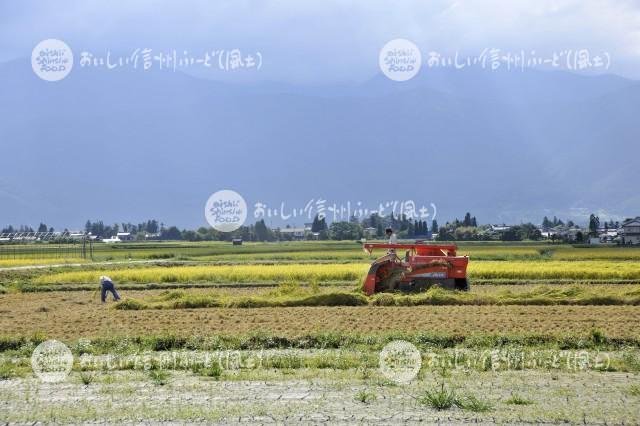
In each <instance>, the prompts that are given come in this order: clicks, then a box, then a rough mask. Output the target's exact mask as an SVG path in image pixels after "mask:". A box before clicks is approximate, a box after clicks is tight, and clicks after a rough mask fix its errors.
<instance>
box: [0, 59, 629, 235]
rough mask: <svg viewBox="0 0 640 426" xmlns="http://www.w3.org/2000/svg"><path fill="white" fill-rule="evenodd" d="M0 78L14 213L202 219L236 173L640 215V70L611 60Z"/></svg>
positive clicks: (302, 197) (401, 196)
mask: <svg viewBox="0 0 640 426" xmlns="http://www.w3.org/2000/svg"><path fill="white" fill-rule="evenodd" d="M0 93H1V94H2V95H1V96H0V117H2V119H0V140H1V141H2V151H0V152H2V160H3V161H2V172H1V173H0V205H1V206H2V210H1V213H0V225H4V224H10V223H11V224H14V225H15V224H21V223H25V224H37V223H38V222H39V221H46V222H47V223H48V224H51V225H53V226H56V227H63V226H67V227H69V228H74V227H79V226H82V224H83V223H84V222H85V221H86V220H87V219H103V220H105V221H107V222H110V221H120V220H125V221H129V220H130V221H132V222H135V221H139V220H146V219H148V218H158V219H161V220H163V221H164V222H165V223H170V224H176V225H179V226H189V227H192V226H199V225H204V224H205V222H204V215H203V208H204V203H205V201H206V199H207V198H208V196H209V195H210V194H211V193H212V192H214V191H216V190H218V189H223V188H229V189H235V190H237V191H238V192H240V193H241V194H242V195H243V196H244V197H245V198H246V199H247V201H248V203H249V205H250V206H252V205H253V203H255V202H257V201H262V202H265V203H267V204H269V205H270V206H272V207H276V206H279V205H280V203H281V202H285V203H286V205H287V206H291V207H294V206H295V207H300V206H304V204H305V203H306V202H307V201H308V200H309V199H312V198H314V199H315V198H318V197H322V198H324V199H327V200H328V202H331V203H333V202H336V203H346V202H347V201H351V202H356V201H362V202H363V204H365V205H368V206H372V207H375V206H376V205H377V204H378V203H379V202H383V201H387V200H406V199H413V200H415V201H416V202H417V203H423V204H429V203H432V202H433V203H435V204H436V205H437V206H438V215H439V216H440V218H441V219H442V220H446V219H449V218H452V217H454V216H457V217H461V216H462V215H463V214H464V212H466V211H471V212H472V213H473V214H474V215H475V216H476V217H478V220H479V221H481V222H507V223H509V222H514V221H517V222H519V221H520V220H525V221H527V220H532V221H535V222H539V221H540V220H541V218H542V216H543V215H545V214H546V215H558V216H561V217H567V218H571V219H574V220H576V219H577V220H581V218H583V217H584V215H585V214H586V215H588V213H589V212H591V211H594V212H598V211H600V213H601V214H603V215H605V216H606V215H609V216H611V217H623V216H635V215H637V214H638V213H639V212H640V194H638V192H637V191H636V190H634V188H633V186H632V185H631V184H630V183H631V182H639V181H640V167H639V166H638V165H637V163H636V162H634V161H635V160H634V158H638V154H640V145H639V144H638V135H640V121H639V120H638V119H637V117H636V116H637V113H638V110H639V108H638V107H639V106H640V83H638V82H637V81H633V80H627V79H624V78H621V77H617V76H612V75H601V76H581V75H576V74H570V73H566V72H542V71H527V72H514V71H512V72H509V73H507V72H502V73H495V72H494V73H492V72H488V71H481V70H465V71H455V70H432V69H426V70H423V71H421V73H420V74H419V75H418V76H417V77H416V78H414V79H413V80H410V81H408V82H405V83H397V82H393V81H390V80H388V79H386V78H385V77H384V76H382V75H380V76H378V77H376V78H373V79H371V80H370V81H368V82H366V83H364V84H360V85H334V86H326V87H320V86H309V87H296V86H289V85H286V84H279V83H267V82H257V83H253V84H250V85H240V84H223V83H219V82H216V81H210V80H204V79H198V78H194V77H191V76H188V75H184V74H181V73H164V72H151V73H142V72H132V71H117V72H108V71H97V70H87V69H81V68H79V67H78V69H74V70H73V71H72V73H71V74H70V75H69V76H68V77H67V78H66V79H64V80H62V81H59V82H56V83H48V82H45V81H42V80H40V79H39V78H38V77H37V76H35V74H34V73H33V72H32V71H31V65H30V62H29V61H13V62H10V63H5V64H0ZM250 220H253V219H252V217H251V216H250ZM305 221H306V220H303V219H298V220H295V221H294V220H289V221H288V223H292V224H294V223H297V224H301V223H303V222H305ZM281 223H287V222H281V221H277V220H274V221H273V224H281Z"/></svg>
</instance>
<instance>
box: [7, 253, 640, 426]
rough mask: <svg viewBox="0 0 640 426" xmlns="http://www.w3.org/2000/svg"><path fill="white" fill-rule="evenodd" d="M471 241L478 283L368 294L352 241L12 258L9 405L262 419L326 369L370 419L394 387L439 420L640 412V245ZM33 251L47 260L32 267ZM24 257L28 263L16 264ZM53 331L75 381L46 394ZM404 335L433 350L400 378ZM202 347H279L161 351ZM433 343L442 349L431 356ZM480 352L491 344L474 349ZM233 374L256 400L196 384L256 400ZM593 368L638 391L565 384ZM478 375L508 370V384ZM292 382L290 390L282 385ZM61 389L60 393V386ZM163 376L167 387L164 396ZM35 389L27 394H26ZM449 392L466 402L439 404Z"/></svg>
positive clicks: (326, 379)
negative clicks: (412, 375) (211, 397)
mask: <svg viewBox="0 0 640 426" xmlns="http://www.w3.org/2000/svg"><path fill="white" fill-rule="evenodd" d="M459 253H460V254H465V255H468V256H470V263H469V276H470V278H471V282H472V287H471V291H470V292H468V293H464V292H453V291H445V290H442V289H431V290H429V291H427V292H424V293H420V294H411V295H404V294H391V293H385V294H377V295H374V296H372V297H367V296H365V295H364V294H362V292H361V290H360V285H361V283H362V279H363V277H364V275H365V274H366V272H367V270H368V265H369V262H370V261H371V258H370V257H369V256H367V255H366V254H365V253H364V252H363V251H362V250H361V248H360V245H358V244H356V243H354V242H295V243H253V244H252V243H249V244H245V245H243V246H241V247H238V246H232V245H230V244H228V243H222V242H216V243H128V244H122V245H112V246H106V245H102V246H99V247H97V248H96V251H95V257H94V261H93V262H92V261H86V262H82V261H80V260H78V259H72V258H67V259H65V258H62V259H60V258H44V259H41V260H38V259H33V258H29V259H22V260H21V259H16V260H13V259H7V260H6V261H4V262H3V261H0V330H2V332H0V399H2V400H3V401H6V403H5V405H0V418H5V419H12V420H15V421H21V422H24V421H30V422H34V421H49V422H64V421H72V422H73V421H84V420H91V419H93V418H96V417H100V416H101V417H102V418H109V419H111V420H112V421H114V420H117V419H121V420H131V419H136V420H140V421H145V420H149V419H152V420H153V419H155V420H158V419H179V420H194V419H208V420H211V421H221V422H225V421H229V420H231V418H230V417H229V416H230V415H231V414H230V413H232V412H233V413H235V414H234V415H239V416H242V415H251V416H254V417H251V418H252V419H254V420H255V422H261V421H263V418H262V417H261V416H262V415H263V414H265V413H268V414H270V415H274V416H275V415H276V414H277V413H280V414H278V415H282V416H284V417H278V418H279V419H281V420H283V422H286V420H284V419H286V418H288V417H287V416H289V415H290V412H293V413H296V414H295V415H296V416H298V417H296V418H304V419H307V417H304V415H302V417H300V416H299V414H298V413H299V411H296V410H297V408H296V407H297V405H295V404H293V405H292V404H291V403H290V402H289V403H287V404H286V405H285V406H282V407H280V406H275V405H274V403H273V401H276V400H278V401H279V400H286V398H288V395H289V393H287V391H285V390H284V389H285V388H286V389H290V388H292V387H296V386H303V387H304V386H307V387H308V386H309V384H310V383H315V384H318V383H320V384H318V385H317V386H319V388H318V390H317V392H318V395H319V397H320V395H323V396H322V398H326V395H327V390H326V389H331V392H332V393H331V394H332V395H334V396H335V397H336V398H337V400H336V405H335V406H331V405H329V406H326V407H325V406H323V408H322V410H324V411H322V412H323V413H324V412H331V410H335V413H340V412H343V408H344V407H345V401H352V402H351V403H350V404H353V406H350V408H349V410H350V411H352V412H354V413H362V417H361V418H362V419H363V421H365V422H366V421H370V420H371V419H370V417H368V414H366V413H370V410H371V407H372V406H378V405H379V404H381V403H382V401H394V402H393V404H391V405H392V406H393V407H397V406H403V405H402V404H406V401H405V400H404V399H402V398H405V397H406V395H407V394H410V395H411V397H410V398H409V399H410V401H414V402H413V403H411V404H409V405H407V406H406V410H408V411H407V412H412V413H414V414H413V416H414V417H415V418H416V419H423V420H424V419H429V421H434V422H435V421H439V420H438V419H442V417H441V414H444V413H446V414H444V415H446V416H447V417H446V418H450V419H456V421H464V422H469V421H498V422H507V423H508V422H512V421H520V420H519V419H523V420H526V421H529V422H533V423H537V422H551V423H553V422H558V421H559V422H569V423H575V422H584V421H586V422H587V423H589V421H594V422H604V421H606V420H611V419H619V420H620V421H623V420H624V421H629V419H634V418H635V417H633V416H634V414H631V413H635V412H640V410H635V408H637V407H640V399H639V397H636V396H634V395H636V393H637V394H638V395H640V390H637V391H636V390H635V388H634V387H633V386H635V385H634V383H635V382H636V381H637V377H638V375H639V374H640V250H639V249H638V248H626V247H625V248H618V247H598V248H586V247H572V246H567V245H552V244H544V243H513V244H502V243H474V244H463V245H460V249H459ZM380 254H382V253H380ZM75 263H77V265H71V264H75ZM35 264H39V265H41V266H42V267H38V268H35V267H34V268H29V265H35ZM15 266H25V268H19V269H8V268H10V267H15ZM2 268H5V269H4V270H3V269H2ZM100 275H109V276H110V277H112V278H113V279H114V281H115V282H116V286H117V288H118V290H119V292H120V293H121V295H122V296H123V301H122V302H120V303H113V302H112V300H111V296H109V302H108V303H107V304H104V305H103V304H101V303H100V301H99V298H98V294H97V287H98V278H99V276H100ZM514 284H518V285H514ZM51 338H54V339H58V340H61V341H63V342H65V343H67V344H68V345H69V347H70V348H71V349H72V351H73V353H74V355H75V356H76V364H75V365H74V367H73V372H72V373H71V376H70V379H69V380H70V382H68V383H66V384H65V385H64V386H65V388H64V389H66V390H65V391H64V392H63V393H62V394H59V393H56V392H57V391H56V389H57V388H46V389H47V390H46V392H45V393H44V394H43V393H42V392H41V391H40V390H39V389H42V387H41V385H40V384H38V383H37V382H36V384H35V385H34V384H33V383H34V379H33V374H32V372H31V367H30V365H31V364H30V361H29V356H30V355H31V353H32V352H33V350H34V348H35V346H36V345H37V344H38V343H39V342H42V341H43V340H45V339H51ZM398 339H401V340H406V341H409V342H412V343H413V344H415V345H416V346H417V347H418V348H419V349H420V352H421V354H422V357H423V359H422V362H423V368H422V369H421V371H420V375H419V377H418V379H416V381H415V382H412V384H411V385H407V386H404V387H401V386H397V385H393V386H392V385H390V384H388V382H385V379H384V378H383V377H382V376H381V375H380V373H379V371H378V369H377V366H378V362H379V351H380V350H381V348H382V347H383V346H384V345H385V344H386V343H388V342H391V341H393V340H398ZM206 351H223V352H222V354H223V355H224V354H226V355H224V356H227V357H228V356H229V353H228V352H225V351H237V352H234V354H235V355H237V356H238V357H239V359H245V360H246V359H249V358H251V357H253V356H255V353H263V351H267V353H269V354H271V355H269V357H267V358H266V361H265V362H264V364H261V365H262V367H261V368H257V369H256V368H240V369H233V368H231V369H230V368H228V366H227V367H225V368H222V369H220V368H218V367H216V368H213V367H212V366H211V365H209V366H207V365H203V364H197V365H195V366H194V365H192V366H189V367H185V366H183V365H182V364H175V365H173V366H164V365H163V364H161V363H159V362H160V361H158V360H161V359H163V357H166V356H169V355H170V356H172V357H175V356H177V357H178V358H179V359H183V358H185V359H186V358H190V357H194V356H198V354H202V353H204V352H206ZM256 351H257V352H256ZM269 351H275V352H269ZM278 351H284V352H278ZM136 354H145V355H144V356H145V357H147V358H145V359H147V361H146V362H148V363H150V364H149V365H150V366H151V367H150V369H149V370H147V369H140V368H138V367H136V366H135V365H132V364H131V358H130V357H131V356H134V355H136ZM487 354H489V355H487ZM601 354H606V359H607V363H606V365H604V366H603V365H601V364H598V363H595V364H594V363H587V364H588V365H587V364H585V365H586V367H584V368H583V367H580V369H579V370H576V368H577V367H576V366H577V365H578V364H579V365H581V366H582V365H583V364H584V363H583V361H584V359H585V357H586V358H588V359H589V360H593V359H597V358H598V357H600V356H601ZM81 355H85V356H86V355H92V356H97V357H100V356H108V357H115V359H120V361H122V363H120V364H116V366H115V367H113V368H111V369H105V367H104V366H100V367H95V366H94V367H87V366H80V364H79V362H78V359H79V358H80V356H81ZM217 356H222V355H220V352H218V355H217ZM434 356H435V357H436V358H438V359H440V361H442V362H441V363H439V364H438V363H436V364H433V363H432V361H433V357H434ZM496 357H497V358H496ZM525 359H528V360H533V362H527V363H525V362H524V361H523V360H525ZM558 359H560V360H561V362H559V363H558V362H557V360H558ZM149 360H151V361H149ZM443 360H444V361H443ZM471 360H481V362H477V363H473V364H468V362H469V361H471ZM496 360H497V361H496ZM505 360H506V361H507V363H506V364H505V363H504V362H503V361H505ZM496 362H498V363H499V365H498V367H496ZM457 363H461V364H462V365H463V367H464V368H459V366H457ZM580 363H583V364H580ZM514 366H515V367H514ZM532 370H535V372H533V371H532ZM470 374H471V375H473V377H474V379H473V380H471V379H469V377H471V376H470ZM593 374H595V375H593ZM616 374H624V376H615V375H616ZM540 377H546V378H545V379H543V380H541V379H538V378H540ZM7 380H8V381H7ZM236 382H238V383H242V385H241V389H245V390H246V389H260V391H256V392H257V394H259V395H265V394H266V395H268V397H267V399H266V400H265V401H263V402H261V403H260V404H259V405H255V404H252V403H249V402H246V401H245V402H243V403H241V404H237V405H236V406H234V407H235V408H233V409H232V410H228V409H221V408H218V409H212V408H210V407H209V408H206V409H205V407H204V406H203V407H200V406H198V404H197V403H195V402H194V401H198V400H200V399H199V398H204V396H203V395H204V394H203V393H202V390H201V389H204V388H207V389H210V388H211V386H212V383H216V384H219V385H216V386H221V388H220V389H219V391H220V392H222V394H224V395H228V396H229V397H231V398H232V399H231V400H229V401H227V402H226V403H227V404H234V402H233V401H236V400H237V398H240V399H243V398H245V399H247V401H257V400H259V398H260V397H259V396H256V395H254V394H252V393H251V392H249V393H247V395H244V394H243V393H242V392H244V391H241V390H239V389H240V388H238V389H236V388H234V387H233V386H234V385H233V383H236ZM595 382H598V383H599V385H598V386H599V389H606V392H607V395H616V398H618V399H619V400H621V401H625V402H624V404H617V405H615V404H614V405H607V403H608V402H607V401H608V400H606V398H600V396H599V394H597V393H593V395H592V394H588V395H587V394H585V393H584V392H582V393H580V394H575V395H574V394H572V393H569V392H570V391H569V390H568V389H571V387H572V386H576V385H578V384H580V383H582V385H580V386H585V385H584V384H585V383H590V384H592V383H595ZM434 383H439V384H441V385H442V386H443V388H442V389H439V388H436V387H434ZM478 383H480V384H481V385H482V386H484V385H487V386H490V385H491V384H494V385H495V386H498V385H499V386H500V392H497V391H495V389H494V388H491V387H489V388H487V389H484V388H482V386H480V387H478ZM532 383H536V385H535V386H534V387H532V388H531V389H529V390H526V391H525V390H524V389H528V388H527V387H526V386H525V384H532ZM261 386H266V388H264V389H263V388H262V387H261ZM279 386H282V387H283V390H280V391H278V392H280V393H278V392H276V391H274V389H278V387H279ZM323 386H326V387H327V388H326V389H325V388H323ZM445 387H446V389H447V390H446V392H445V391H444V390H443V389H445ZM304 389H306V390H304V392H306V393H305V394H312V395H313V394H314V392H316V390H309V389H308V388H304ZM492 389H494V390H492ZM396 390H397V391H396ZM47 392H49V393H51V392H53V393H52V394H56V395H58V397H57V399H56V400H55V401H53V400H50V399H48V397H47V396H46V395H49V393H47ZM74 392H75V393H74ZM87 392H89V393H92V395H93V394H95V395H94V397H95V398H99V397H100V396H104V395H112V397H111V401H112V403H113V404H114V405H113V407H114V408H113V409H110V408H108V407H107V408H105V407H103V408H100V409H95V408H93V406H90V405H86V406H85V405H82V404H80V405H78V404H77V402H78V401H83V398H84V397H85V396H86V393H87ZM163 392H164V393H166V394H167V396H166V399H163V400H162V401H159V402H157V403H156V402H153V401H155V399H154V398H155V397H158V396H161V395H164V393H163ZM301 392H302V391H301ZM439 392H440V393H439ZM443 392H444V393H443ZM447 392H449V393H447ZM132 393H136V394H140V395H146V396H145V401H149V403H148V404H146V403H145V405H144V406H137V405H135V404H130V403H129V402H128V398H126V396H123V397H120V396H116V394H117V395H130V394H132ZM454 393H455V396H454ZM25 395H31V396H29V398H27V400H28V401H27V400H25ZM83 395H84V396H83ZM241 395H244V396H241ZM402 395H405V396H404V397H403V396H402ZM447 395H449V396H451V404H452V405H451V407H452V408H445V409H442V410H446V411H440V410H441V409H435V408H433V407H434V406H433V404H434V402H435V401H440V400H441V398H443V397H447ZM162 398H165V397H164V396H162ZM233 398H236V399H233ZM398 398H399V399H398ZM585 398H587V399H588V400H589V404H590V406H593V407H595V408H593V410H591V409H590V411H589V410H587V411H584V412H581V413H580V415H578V414H576V413H575V412H574V410H565V409H564V408H563V407H565V405H566V404H567V401H571V403H572V404H577V405H579V404H580V403H582V402H584V400H585ZM178 399H179V401H178ZM183 399H184V400H183ZM34 401H35V402H36V406H35V408H34V407H33V406H32V405H31V404H32V402H34ZM243 401H244V399H243ZM374 401H377V402H375V403H374ZM403 401H405V402H403ZM514 401H515V402H514ZM338 402H339V404H338ZM440 402H442V401H440ZM444 402H446V401H444ZM520 403H522V404H521V405H518V404H520ZM154 404H155V405H154ZM194 404H195V405H194ZM338 405H339V407H342V408H340V409H338ZM605 406H607V407H608V409H607V410H606V412H607V413H608V414H607V415H606V416H604V415H603V414H602V413H604V412H605V411H603V408H602V407H605ZM3 407H4V408H3ZM115 407H117V409H116V408H115ZM198 407H200V408H198ZM207 407H208V406H207ZM284 407H286V409H285V408H284ZM384 407H386V406H384ZM384 407H383V408H384ZM515 407H530V408H515ZM597 407H600V408H597ZM383 408H380V412H379V413H378V414H376V415H375V418H383V417H384V416H385V413H386V412H388V411H389V409H391V406H390V407H387V408H384V409H383ZM317 409H318V408H317V407H316V408H313V407H307V408H305V410H310V412H311V413H313V412H315V411H314V410H317ZM234 410H235V411H234ZM482 413H484V414H482ZM314 416H315V414H314ZM339 416H340V414H336V417H334V418H340V417H339ZM429 416H431V417H429ZM452 416H453V417H452ZM611 416H613V417H611ZM414 417H411V418H414ZM234 418H235V417H234ZM314 418H316V417H309V418H308V420H309V421H312V420H313V419H314ZM350 419H351V418H350ZM351 420H353V419H351ZM347 421H348V419H347ZM394 421H395V419H392V418H389V422H394Z"/></svg>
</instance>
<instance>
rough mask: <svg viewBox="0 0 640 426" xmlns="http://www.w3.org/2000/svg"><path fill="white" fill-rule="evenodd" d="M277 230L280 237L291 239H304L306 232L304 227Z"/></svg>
mask: <svg viewBox="0 0 640 426" xmlns="http://www.w3.org/2000/svg"><path fill="white" fill-rule="evenodd" d="M277 231H278V232H279V233H280V235H281V236H282V237H284V238H286V239H292V240H304V238H305V236H306V234H307V232H308V231H307V229H306V228H279V229H277Z"/></svg>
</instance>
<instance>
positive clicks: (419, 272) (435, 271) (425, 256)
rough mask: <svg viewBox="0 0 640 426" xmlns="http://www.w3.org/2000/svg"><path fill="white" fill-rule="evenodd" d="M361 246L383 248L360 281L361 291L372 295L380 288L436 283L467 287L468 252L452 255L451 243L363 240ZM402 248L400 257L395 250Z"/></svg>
mask: <svg viewBox="0 0 640 426" xmlns="http://www.w3.org/2000/svg"><path fill="white" fill-rule="evenodd" d="M363 248H364V250H365V251H366V252H367V253H369V254H371V252H372V251H373V250H374V249H387V250H388V252H387V254H386V255H385V256H382V257H380V258H378V259H376V260H375V261H374V262H373V263H372V264H371V268H370V269H369V273H368V274H367V279H366V280H365V282H364V291H365V292H366V293H367V295H369V296H370V295H372V294H374V293H378V292H381V291H394V290H399V291H404V292H413V291H423V290H426V289H428V288H429V287H432V286H434V285H438V286H440V287H443V288H447V289H451V290H465V291H466V290H469V281H468V280H467V264H468V263H469V257H468V256H456V250H457V249H458V247H457V246H456V245H455V244H439V245H435V244H423V243H415V244H379V243H364V245H363ZM402 250H405V256H404V259H401V258H400V257H399V256H398V255H397V254H396V251H402Z"/></svg>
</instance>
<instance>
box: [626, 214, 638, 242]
mask: <svg viewBox="0 0 640 426" xmlns="http://www.w3.org/2000/svg"><path fill="white" fill-rule="evenodd" d="M622 230H623V235H624V236H623V237H622V241H623V244H640V216H637V217H635V218H633V219H627V220H625V221H624V222H622Z"/></svg>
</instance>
